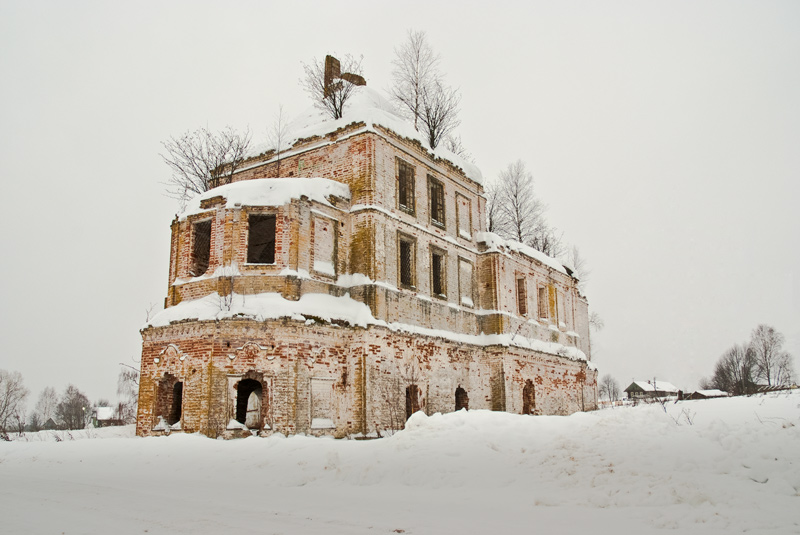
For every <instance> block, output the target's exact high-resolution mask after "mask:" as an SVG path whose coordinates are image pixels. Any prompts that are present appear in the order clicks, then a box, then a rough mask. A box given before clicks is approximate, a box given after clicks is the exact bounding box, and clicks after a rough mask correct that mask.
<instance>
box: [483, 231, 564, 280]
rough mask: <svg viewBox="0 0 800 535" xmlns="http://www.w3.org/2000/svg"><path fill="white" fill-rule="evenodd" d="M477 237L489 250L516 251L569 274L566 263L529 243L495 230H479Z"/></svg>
mask: <svg viewBox="0 0 800 535" xmlns="http://www.w3.org/2000/svg"><path fill="white" fill-rule="evenodd" d="M475 239H476V240H477V241H478V243H485V244H486V247H487V250H488V251H487V252H504V250H508V251H514V252H517V253H520V254H523V255H525V256H527V257H529V258H533V259H534V260H538V261H539V262H541V263H542V264H544V265H546V266H549V267H551V268H553V269H555V270H556V271H560V272H561V273H564V274H567V270H566V269H565V268H564V265H563V264H562V263H561V262H559V261H558V260H556V259H555V258H553V257H551V256H547V255H546V254H544V253H543V252H541V251H537V250H536V249H534V248H533V247H531V246H529V245H525V244H524V243H520V242H518V241H514V240H506V239H505V238H502V237H500V236H498V235H497V234H495V233H494V232H478V233H477V234H475Z"/></svg>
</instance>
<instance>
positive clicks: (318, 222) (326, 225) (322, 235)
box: [314, 217, 336, 277]
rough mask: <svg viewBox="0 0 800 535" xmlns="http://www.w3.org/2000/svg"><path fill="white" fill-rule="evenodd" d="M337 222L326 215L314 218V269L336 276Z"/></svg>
mask: <svg viewBox="0 0 800 535" xmlns="http://www.w3.org/2000/svg"><path fill="white" fill-rule="evenodd" d="M335 251H336V222H335V221H332V220H330V219H325V218H324V217H315V218H314V271H317V272H319V273H323V274H325V275H330V276H331V277H335V276H336V261H335V257H334V252H335Z"/></svg>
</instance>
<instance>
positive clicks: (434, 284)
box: [431, 249, 447, 298]
mask: <svg viewBox="0 0 800 535" xmlns="http://www.w3.org/2000/svg"><path fill="white" fill-rule="evenodd" d="M431 293H432V294H433V296H434V297H440V298H446V297H447V291H446V289H445V256H444V251H440V250H438V249H432V250H431Z"/></svg>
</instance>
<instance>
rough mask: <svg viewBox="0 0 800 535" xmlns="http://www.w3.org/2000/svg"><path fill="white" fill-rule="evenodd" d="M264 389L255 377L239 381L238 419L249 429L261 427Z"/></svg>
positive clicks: (237, 398) (237, 393) (237, 394)
mask: <svg viewBox="0 0 800 535" xmlns="http://www.w3.org/2000/svg"><path fill="white" fill-rule="evenodd" d="M263 392H264V391H263V389H262V387H261V383H260V382H258V381H256V380H255V379H243V380H242V381H239V385H238V388H237V389H236V421H237V422H239V423H240V424H244V425H245V427H247V428H248V429H261V426H262V418H261V404H262V396H263Z"/></svg>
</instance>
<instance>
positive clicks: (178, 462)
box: [0, 392, 800, 535]
mask: <svg viewBox="0 0 800 535" xmlns="http://www.w3.org/2000/svg"><path fill="white" fill-rule="evenodd" d="M132 433H133V431H132V429H131V428H129V427H128V428H117V429H102V430H93V431H88V432H87V431H82V432H79V433H73V436H72V437H71V438H72V439H70V437H68V436H64V435H63V434H62V435H61V436H60V438H62V440H61V441H60V442H56V441H55V440H54V438H53V436H54V435H53V433H43V434H39V435H31V434H29V435H26V438H27V439H29V440H28V441H25V440H24V439H23V440H22V441H15V442H11V443H0V526H2V532H3V533H66V534H75V533H102V534H107V533H112V534H114V535H123V534H128V533H131V534H133V533H137V534H140V533H192V534H206V533H208V534H216V533H270V534H271V533H285V534H289V533H303V534H306V533H308V534H316V533H319V534H358V533H371V534H372V533H387V534H390V533H408V534H412V533H413V534H422V533H435V534H442V533H496V534H500V533H586V534H589V533H591V534H593V535H594V534H606V533H607V534H612V533H613V534H619V533H637V534H639V533H663V532H664V530H673V532H676V533H677V532H680V533H681V534H682V535H683V534H686V533H720V534H721V533H725V534H729V533H739V532H745V531H747V532H751V533H776V534H778V533H780V534H783V533H800V392H794V393H773V394H768V395H763V396H754V397H750V398H729V399H711V400H705V401H694V402H681V403H671V404H668V405H666V412H665V410H664V408H662V407H661V406H660V405H649V406H639V407H624V408H615V409H607V410H603V411H598V412H594V413H588V414H575V415H572V416H568V417H555V416H540V417H530V416H517V415H511V414H505V413H491V412H485V411H470V412H464V411H462V412H459V413H453V414H446V415H438V414H437V415H433V416H430V417H428V416H425V415H423V414H417V415H415V416H413V417H412V418H411V420H410V421H409V423H408V427H407V429H406V430H405V431H403V432H400V433H397V434H396V435H395V436H393V437H391V438H387V439H381V440H371V441H357V440H333V439H315V438H309V437H302V436H295V437H289V438H284V437H271V438H268V439H260V438H248V439H245V440H234V441H218V440H210V439H207V438H204V437H201V436H195V435H180V434H173V435H172V436H170V437H162V438H146V439H142V438H136V437H132V436H131V435H132ZM99 438H105V440H97V439H99ZM73 439H74V440H73ZM676 530H679V531H676Z"/></svg>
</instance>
